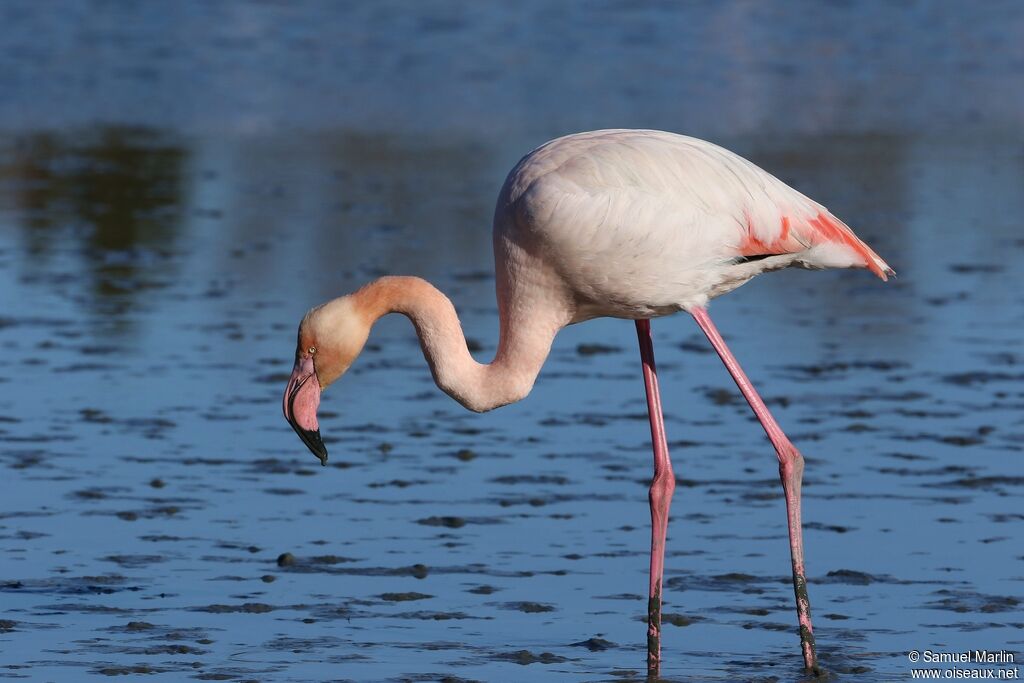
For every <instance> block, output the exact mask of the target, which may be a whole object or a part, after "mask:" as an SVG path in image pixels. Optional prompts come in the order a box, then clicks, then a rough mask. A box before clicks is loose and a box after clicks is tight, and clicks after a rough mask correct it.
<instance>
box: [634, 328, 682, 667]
mask: <svg viewBox="0 0 1024 683" xmlns="http://www.w3.org/2000/svg"><path fill="white" fill-rule="evenodd" d="M636 334H637V338H638V339H639V341H640V360H641V363H642V365H643V373H644V386H645V387H646V390H647V414H648V417H649V418H650V421H651V443H652V444H653V447H654V479H653V480H652V481H651V488H650V492H649V493H648V499H649V500H650V503H651V576H650V592H649V596H650V597H649V598H648V600H647V669H648V672H649V673H655V674H656V673H657V671H658V668H659V665H660V663H661V583H662V577H663V575H664V573H665V536H666V534H667V533H668V509H669V505H671V503H672V492H673V491H675V488H676V475H675V474H674V473H673V472H672V461H671V460H669V457H668V442H667V441H666V439H665V418H664V416H663V415H662V411H661V394H660V392H659V391H658V371H657V368H656V367H655V365H654V342H653V340H652V339H651V321H650V320H637V321H636Z"/></svg>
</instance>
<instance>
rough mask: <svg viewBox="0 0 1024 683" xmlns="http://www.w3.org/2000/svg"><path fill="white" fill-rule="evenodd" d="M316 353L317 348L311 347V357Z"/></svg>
mask: <svg viewBox="0 0 1024 683" xmlns="http://www.w3.org/2000/svg"><path fill="white" fill-rule="evenodd" d="M314 353H316V347H315V346H310V347H309V355H311V356H312V355H313V354H314Z"/></svg>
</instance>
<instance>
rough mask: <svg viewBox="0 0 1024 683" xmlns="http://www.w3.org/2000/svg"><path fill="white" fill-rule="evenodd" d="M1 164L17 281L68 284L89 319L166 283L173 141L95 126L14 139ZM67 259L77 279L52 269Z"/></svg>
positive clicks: (182, 166)
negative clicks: (15, 227) (17, 242)
mask: <svg viewBox="0 0 1024 683" xmlns="http://www.w3.org/2000/svg"><path fill="white" fill-rule="evenodd" d="M6 157H7V158H6V159H5V160H4V163H3V165H2V166H0V178H3V180H4V183H5V185H6V187H7V188H9V190H8V192H9V194H10V195H11V197H12V200H13V205H14V206H15V207H16V210H17V221H18V222H19V223H20V224H21V226H22V239H23V241H24V248H25V250H26V252H27V253H28V254H29V255H30V257H31V258H30V259H28V260H26V261H24V262H23V277H24V278H25V279H26V280H28V281H33V280H38V279H40V278H48V279H53V278H57V279H61V278H65V279H69V280H73V282H74V287H73V289H74V290H75V292H76V293H75V298H76V300H78V301H79V302H80V303H81V304H82V305H84V306H86V307H89V308H90V309H91V310H92V312H93V314H95V315H97V316H109V315H111V314H116V313H119V312H123V311H125V310H127V309H128V308H130V307H131V306H132V305H133V304H134V303H135V302H136V301H137V300H138V298H139V297H140V296H143V295H144V293H145V291H146V290H147V289H152V288H159V287H165V286H166V285H167V283H168V281H169V280H170V279H171V278H173V277H174V275H175V268H174V266H173V264H174V260H173V259H171V258H170V256H171V254H172V252H173V250H174V247H175V243H176V242H177V240H178V238H179V236H180V234H179V233H180V230H181V228H182V223H181V221H182V211H183V207H184V205H185V204H186V202H187V198H186V197H184V196H183V193H184V192H185V190H186V177H185V174H186V164H187V162H188V156H187V153H186V151H185V149H184V148H183V147H182V145H181V143H180V142H179V141H177V140H175V138H174V136H173V135H170V134H167V133H165V132H159V131H156V130H152V129H146V128H123V127H100V128H86V129H75V130H72V131H68V132H62V133H51V132H47V133H37V134H31V135H25V136H22V137H19V138H18V139H17V140H16V142H15V143H14V144H13V145H11V147H10V148H9V151H8V153H7V155H6ZM56 253H62V254H69V253H70V254H73V255H75V256H76V257H77V260H78V264H79V265H78V268H79V269H80V270H81V271H82V274H83V275H85V281H84V282H82V280H80V279H79V276H78V275H77V274H74V273H68V272H62V266H61V265H56V266H55V265H54V255H55V254H56Z"/></svg>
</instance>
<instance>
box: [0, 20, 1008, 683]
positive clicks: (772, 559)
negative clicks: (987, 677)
mask: <svg viewBox="0 0 1024 683" xmlns="http://www.w3.org/2000/svg"><path fill="white" fill-rule="evenodd" d="M39 7H40V6H38V5H33V4H18V3H10V4H5V6H4V8H3V9H2V10H0V13H2V14H3V15H4V16H3V19H4V21H0V39H2V43H0V46H2V53H0V61H2V65H3V68H2V69H0V73H3V81H4V83H5V85H4V88H5V92H7V93H9V94H10V95H11V97H8V98H5V101H4V102H3V103H2V104H0V123H2V131H0V293H2V301H3V303H2V307H0V349H2V351H3V353H2V354H0V466H2V468H3V472H4V473H5V477H4V479H5V481H4V483H3V484H0V491H2V492H3V495H2V497H0V611H2V613H0V677H3V678H13V679H17V678H24V679H30V680H75V681H77V680H85V679H88V678H90V677H96V678H99V677H102V676H110V675H126V676H128V677H129V678H135V677H138V676H141V675H143V674H147V675H150V676H151V677H152V678H153V679H156V680H180V679H187V678H197V679H201V680H280V681H306V680H309V681H313V680H324V679H328V678H332V679H341V680H441V679H445V680H488V681H492V680H527V679H528V680H552V681H554V680H558V681H561V680H634V679H640V678H643V676H644V674H645V669H644V654H645V653H644V649H643V648H644V639H643V635H644V624H643V618H644V615H645V611H646V595H645V592H646V572H647V552H648V543H649V530H648V524H649V519H648V511H647V504H646V503H647V501H646V496H647V484H648V480H649V477H650V471H651V470H650V450H649V449H650V446H649V432H648V428H647V424H646V416H645V403H644V394H643V389H642V380H641V377H640V372H639V360H638V358H637V352H636V349H635V345H636V341H635V334H634V330H633V326H632V324H630V323H629V322H626V321H618V320H602V321H593V322H589V323H586V324H584V325H580V326H577V327H574V328H570V329H568V330H566V331H565V332H564V333H563V334H562V335H561V336H560V337H559V339H558V340H557V341H556V345H555V348H554V350H553V352H552V355H551V358H550V360H549V362H548V365H547V367H546V368H545V369H544V371H543V373H542V374H541V376H540V378H539V380H538V383H537V385H536V387H535V389H534V392H533V394H532V395H531V396H530V397H529V398H528V399H527V400H526V401H524V402H523V403H521V404H518V405H514V406H510V407H508V408H504V409H502V410H499V411H497V412H495V413H490V414H486V415H473V414H470V413H467V412H465V411H463V410H462V409H461V408H460V407H459V406H457V405H456V404H455V403H453V402H451V401H450V400H449V399H448V398H447V397H445V396H443V395H442V394H441V393H440V392H438V391H437V390H436V388H435V387H434V386H433V383H432V381H431V379H430V374H429V372H428V370H427V368H426V366H425V364H424V362H423V360H422V357H421V356H420V352H419V347H418V344H417V343H416V339H415V336H414V335H413V333H412V329H411V326H410V325H409V324H408V322H407V321H405V320H404V319H402V318H394V319H392V318H388V319H385V320H384V321H382V322H381V323H380V324H379V325H378V327H377V328H375V330H374V333H373V336H372V337H371V344H370V346H369V347H368V348H367V351H366V352H365V353H364V355H363V356H362V357H361V358H360V360H359V362H358V363H357V364H356V366H355V367H354V368H353V370H352V371H351V372H350V373H349V374H348V375H346V377H345V378H344V379H343V380H342V381H341V382H339V383H338V384H337V385H335V386H334V387H332V388H331V389H330V390H329V391H328V392H327V393H326V394H325V397H324V404H323V406H322V412H321V424H322V427H323V431H324V435H325V438H326V440H327V445H328V448H329V449H331V463H330V466H329V467H328V468H326V469H321V468H320V467H319V466H318V465H317V461H316V459H315V458H314V457H313V456H312V455H311V454H309V453H308V452H307V451H306V450H305V448H304V447H303V446H302V444H301V443H300V442H299V441H298V439H296V438H295V435H294V434H293V433H292V431H291V429H289V427H288V426H287V424H286V423H285V422H284V421H283V419H281V417H280V392H281V391H282V390H283V386H284V383H285V381H286V380H287V376H288V373H289V372H290V369H291V356H292V353H293V351H294V348H293V346H294V330H295V326H296V324H297V322H298V319H299V317H300V316H301V314H302V312H304V311H305V310H306V308H308V307H309V306H311V305H313V304H315V303H319V302H320V301H322V300H324V299H326V298H328V297H332V296H335V295H338V294H341V293H344V292H346V291H348V290H351V289H353V288H355V287H356V286H358V285H359V284H361V283H362V282H364V281H366V280H368V279H370V278H372V277H375V276H377V275H379V274H383V273H407V274H417V275H422V276H424V277H427V278H429V279H431V280H432V281H434V282H435V283H436V284H437V285H438V286H439V287H441V288H442V289H443V290H445V291H446V292H447V293H448V294H449V295H450V296H451V297H452V299H453V300H454V301H455V302H456V304H457V306H458V308H459V310H460V313H461V315H462V317H463V322H464V326H465V328H466V330H467V334H468V336H469V337H470V338H471V339H472V341H473V343H474V348H476V349H479V350H478V351H476V356H477V357H478V358H479V359H488V358H489V357H490V355H491V354H492V353H493V351H494V349H495V347H496V342H497V339H496V336H497V319H496V314H495V311H494V305H493V277H492V262H491V254H490V230H489V219H490V214H491V211H492V208H493V201H494V196H495V194H496V192H497V188H498V187H499V186H500V184H501V181H502V179H503V177H504V173H505V172H506V171H507V170H508V168H510V167H511V166H512V164H513V163H514V162H515V161H516V160H517V159H518V157H519V156H520V155H521V154H522V153H524V152H525V151H527V150H529V149H530V148H531V147H532V146H535V145H536V144H538V143H540V142H542V141H544V140H545V139H547V138H549V137H552V136H554V135H557V134H559V133H562V132H567V131H569V130H576V129H585V128H591V127H596V126H601V125H617V126H618V125H621V126H647V125H651V126H658V127H663V128H669V129H673V130H679V131H683V132H689V133H692V134H697V135H701V136H705V137H710V138H713V139H714V140H716V141H717V142H720V143H722V144H725V145H726V146H729V147H731V148H732V149H735V150H736V151H738V152H740V153H742V154H744V155H746V156H748V157H749V158H751V159H753V160H754V161H756V162H757V163H759V164H761V165H762V166H764V167H765V168H767V169H769V170H771V171H772V172H774V173H776V174H777V175H779V176H780V177H781V178H783V179H784V180H786V181H787V182H790V183H792V184H794V185H796V186H797V187H799V188H800V189H801V190H803V191H805V192H807V193H808V194H810V195H811V196H813V197H815V198H817V199H819V200H821V201H822V202H824V203H826V204H827V205H828V206H829V207H830V208H831V209H833V210H834V211H835V212H836V213H837V214H838V215H839V216H841V217H843V218H844V219H845V220H847V221H848V222H849V223H850V224H851V225H853V226H854V227H855V228H856V229H857V230H858V232H859V234H861V235H862V236H863V237H864V238H865V239H867V240H868V241H869V242H870V243H871V244H872V245H873V246H874V247H875V248H876V249H877V250H878V252H879V253H881V254H882V255H883V256H884V257H885V258H886V259H887V260H888V261H889V262H890V263H891V264H892V265H893V266H894V267H895V268H896V270H897V272H898V273H899V277H898V278H897V279H896V280H895V281H892V282H890V283H888V284H883V283H881V282H879V281H877V280H876V279H874V278H872V277H871V276H870V275H869V274H866V273H864V272H851V271H841V272H824V273H812V272H802V271H801V272H783V273H775V274H771V275H767V276H765V277H763V278H760V279H758V280H757V281H756V282H754V283H751V284H750V285H748V286H746V287H744V288H742V289H740V290H738V291H736V292H735V293H733V294H732V295H730V296H728V297H726V298H723V299H720V300H718V301H716V302H715V304H714V306H713V308H712V314H713V315H714V316H715V319H716V320H717V322H718V325H719V327H720V328H721V329H722V331H723V333H724V334H725V335H726V337H727V339H728V340H729V342H730V343H731V344H732V346H733V349H734V351H735V353H736V354H737V356H738V357H739V358H740V360H741V361H743V362H744V364H745V366H746V368H747V370H748V373H749V374H750V375H751V376H752V378H753V380H754V381H755V382H756V383H757V384H758V385H759V387H760V388H761V390H762V393H763V394H764V396H765V398H766V399H767V400H768V402H769V404H770V405H771V406H772V408H773V410H775V411H776V414H777V416H778V418H779V419H780V421H781V422H782V424H783V426H784V427H785V428H786V429H787V430H788V431H789V433H790V435H791V437H792V438H793V440H794V442H795V443H796V444H797V445H798V446H799V447H800V448H801V449H802V450H803V453H804V455H805V456H806V458H807V470H806V475H805V476H806V479H805V489H804V490H805V500H804V519H805V540H806V550H807V557H808V560H807V565H808V573H809V580H810V583H811V586H810V595H811V604H812V608H813V614H814V617H815V627H816V634H817V638H818V643H819V652H820V656H821V659H822V661H823V664H824V666H825V667H826V669H828V670H829V671H831V672H832V673H834V674H836V675H837V676H839V677H841V678H842V679H843V680H863V681H876V680H906V679H907V678H908V676H909V673H908V672H909V668H910V665H909V664H908V663H907V661H906V653H907V651H909V650H912V649H917V650H925V649H933V650H940V651H956V650H966V649H989V650H999V649H1007V650H1012V651H1017V652H1019V651H1020V650H1021V640H1022V638H1021V635H1020V634H1021V631H1020V628H1021V626H1022V625H1024V622H1022V620H1021V616H1020V613H1021V602H1020V601H1021V600H1022V599H1024V598H1022V591H1021V581H1022V571H1021V561H1022V560H1024V555H1022V554H1021V550H1020V548H1021V547H1024V546H1022V544H1021V540H1022V539H1021V536H1022V534H1021V522H1022V519H1024V516H1022V515H1021V512H1020V505H1019V503H1018V501H1019V495H1020V493H1021V487H1022V485H1024V461H1022V459H1021V450H1022V448H1024V426H1022V420H1021V415H1022V412H1021V409H1022V408H1024V392H1022V390H1021V388H1020V387H1021V380H1022V379H1024V369H1022V367H1024V365H1022V364H1024V358H1022V352H1021V347H1020V338H1021V329H1022V323H1024V305H1022V304H1024V299H1022V292H1021V290H1020V288H1019V286H1018V285H1019V283H1021V282H1022V281H1024V279H1022V276H1024V266H1022V263H1024V259H1022V256H1024V239H1022V236H1021V235H1022V233H1021V223H1020V216H1021V215H1024V195H1022V194H1021V192H1020V188H1021V187H1022V186H1024V140H1022V139H1021V137H1020V135H1019V128H1018V129H1016V132H1007V131H1014V130H1015V129H1014V128H1013V127H1012V126H1013V123H1014V121H1019V120H1020V116H1021V113H1022V111H1024V105H1022V100H1021V93H1022V92H1024V89H1022V88H1021V87H1020V85H1021V83H1020V77H1019V73H1020V68H1021V65H1022V64H1024V61H1022V60H1024V55H1022V53H1021V47H1020V44H1019V43H1015V42H1014V39H1013V36H1014V35H1015V33H1017V34H1019V32H1020V31H1021V28H1022V26H1024V18H1022V13H1021V12H1020V11H1019V8H1017V6H1016V5H1014V4H998V3H986V4H985V5H984V6H982V8H981V9H978V10H977V12H975V11H974V10H973V9H972V11H971V14H970V16H965V14H966V13H960V12H957V11H956V9H957V8H958V7H962V6H961V5H958V4H941V3H922V4H920V5H915V6H910V7H902V8H898V7H896V6H892V7H888V8H883V7H881V5H879V4H876V3H848V4H842V3H840V4H835V5H830V6H828V7H821V6H819V5H817V4H814V5H809V6H807V7H804V8H803V9H807V8H808V7H811V8H816V9H815V11H813V12H810V11H809V12H802V13H801V12H798V10H799V9H800V7H799V6H796V7H795V8H794V9H793V10H789V9H787V10H785V11H783V10H779V9H775V10H764V9H759V8H758V7H756V6H752V5H748V4H745V3H734V4H732V3H729V4H726V3H723V4H718V3H708V4H697V5H692V6H690V7H689V8H688V9H686V10H685V11H684V10H682V9H680V8H678V7H675V6H672V5H665V6H662V5H650V6H646V7H644V8H641V9H631V8H630V6H628V5H626V4H617V3H607V4H597V5H592V6H591V5H587V6H584V5H580V6H577V7H575V8H574V9H570V7H571V6H567V5H563V6H550V5H548V4H544V3H535V4H529V3H528V4H526V5H525V6H523V7H521V8H519V9H516V10H513V9H511V8H503V9H497V8H494V7H489V6H486V5H483V4H468V3H467V4H448V5H444V6H438V7H434V8H428V7H427V6H425V5H418V4H416V5H392V4H376V3H374V4H361V5H353V6H349V5H348V4H346V3H329V4H323V5H306V6H304V7H303V8H298V9H297V8H294V7H291V6H289V5H285V4H275V3H251V4H242V3H220V4H216V5H215V4H213V3H181V4H180V5H175V6H174V7H175V9H173V10H171V9H166V8H168V7H171V5H166V6H163V5H155V4H150V5H146V4H140V5H132V4H120V3H62V4H61V5H59V7H60V8H61V11H53V10H52V9H51V11H49V12H46V11H44V10H42V9H39ZM49 7H51V8H52V7H54V5H50V6H49ZM160 7H163V8H164V9H160ZM798 15H799V16H798ZM676 29H678V30H676ZM840 29H842V30H840ZM43 38H45V40H43ZM895 38H900V40H895ZM792 46H805V47H806V48H807V49H806V51H793V50H792V49H790V48H791V47H792ZM553 64H557V65H559V66H560V68H562V69H563V70H564V72H563V73H561V74H559V73H555V72H552V71H551V65H553ZM654 333H655V343H656V351H657V353H658V358H659V370H660V377H661V382H662V390H663V393H664V398H665V401H666V404H667V415H666V418H667V423H668V432H669V439H670V445H671V448H672V454H673V459H674V462H675V467H676V473H677V475H678V477H679V484H680V486H679V488H677V491H676V497H675V500H674V503H673V508H672V510H673V515H672V522H671V524H670V528H669V543H668V557H667V561H666V596H665V597H666V605H665V611H666V613H667V614H666V621H667V623H668V625H667V626H666V630H665V638H664V643H663V647H664V657H665V665H664V669H663V672H662V673H663V675H664V677H665V678H666V679H668V680H730V681H731V680H757V681H769V680H795V679H798V678H800V669H801V662H800V658H799V648H798V642H799V641H798V637H797V635H796V629H795V615H794V614H793V608H792V605H791V601H792V588H791V584H790V583H789V581H790V579H789V576H788V570H789V569H788V568H789V559H788V547H787V543H786V538H785V511H784V504H783V500H782V496H781V487H780V486H779V484H778V480H777V468H776V465H775V455H774V452H773V451H772V449H771V447H770V445H769V444H768V443H767V441H765V439H764V435H763V433H762V432H761V431H760V428H759V427H758V426H757V424H756V422H754V421H753V418H752V417H751V416H750V414H749V409H748V408H747V407H746V405H745V404H744V403H743V402H742V399H741V398H740V397H739V395H738V393H737V392H736V391H735V388H734V385H733V384H732V382H731V380H730V379H729V377H728V375H727V374H726V372H725V370H724V368H723V367H722V366H721V363H720V362H719V361H718V360H717V358H716V357H715V356H714V354H713V353H711V352H710V348H709V346H708V345H707V343H706V342H705V340H704V339H703V337H702V335H701V334H700V333H699V330H698V329H697V327H696V325H695V324H694V323H693V322H692V321H691V320H689V319H687V318H686V317H685V316H677V317H673V318H668V319H661V320H657V321H655V322H654ZM1018 660H1019V657H1018ZM446 677H447V678H446Z"/></svg>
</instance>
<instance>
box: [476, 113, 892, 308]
mask: <svg viewBox="0 0 1024 683" xmlns="http://www.w3.org/2000/svg"><path fill="white" fill-rule="evenodd" d="M822 220H824V221H827V222H825V223H823V225H824V227H821V226H819V225H817V224H816V223H815V222H816V221H822ZM830 225H831V226H834V227H832V228H830V227H829V226H830ZM784 233H785V234H784ZM846 235H848V237H847V238H845V239H844V237H843V236H846ZM494 237H495V246H496V249H497V252H496V255H497V259H496V260H497V263H498V266H499V270H500V269H501V264H502V261H503V259H511V261H512V262H511V263H507V264H506V268H512V269H533V268H540V269H541V270H544V271H546V272H548V274H549V275H552V276H554V280H557V281H560V282H561V284H562V286H561V287H560V289H561V290H562V291H561V292H560V294H561V295H562V296H563V297H565V299H564V300H563V302H562V303H563V305H567V306H568V307H569V308H571V309H575V310H573V311H572V318H571V320H572V322H578V321H581V320H586V319H588V318H593V317H597V316H613V317H621V318H641V317H650V316H652V315H664V314H667V313H672V312H675V311H678V310H689V309H691V308H693V307H695V306H703V305H705V304H706V303H707V301H708V300H709V299H710V298H712V297H715V296H718V295H720V294H724V293H726V292H728V291H730V290H732V289H735V288H736V287H738V286H739V285H741V284H743V283H744V282H746V281H747V280H749V279H750V278H751V277H753V276H754V275H757V274H758V273H761V272H764V271H766V270H776V269H778V268H784V267H787V266H791V265H796V266H803V267H807V268H827V267H832V268H844V267H851V266H862V267H868V268H871V269H872V270H874V271H876V272H877V273H879V274H880V275H882V276H883V278H884V274H885V273H886V272H889V271H890V269H889V266H888V265H887V264H886V263H885V262H884V261H883V260H882V259H881V258H879V257H878V256H877V255H876V254H875V253H874V252H873V251H871V250H870V249H869V248H868V247H867V245H865V244H864V243H863V242H861V241H860V240H858V239H857V238H856V237H854V236H853V233H852V232H850V231H849V228H846V226H845V225H843V224H842V223H841V222H839V221H838V219H836V218H835V217H834V216H832V215H831V214H830V213H829V212H828V210H827V209H826V208H825V207H823V206H821V205H820V204H818V203H817V202H815V201H813V200H811V199H809V198H808V197H805V196H804V195H802V194H800V193H799V192H797V191H796V190H794V189H792V188H791V187H789V186H787V185H786V184H785V183H783V182H782V181H780V180H779V179H777V178H775V177H774V176H772V175H771V174H769V173H766V172H765V171H763V170H761V169H760V168H758V167H757V166H755V165H754V164H752V163H750V162H749V161H747V160H746V159H743V158H742V157H740V156H738V155H736V154H733V153H732V152H729V151H728V150H725V149H723V148H721V147H718V146H716V145H713V144H711V143H709V142H705V141H703V140H698V139H696V138H691V137H686V136H683V135H676V134H673V133H666V132H662V131H654V130H601V131H593V132H589V133H579V134H576V135H569V136H566V137H562V138H558V139H557V140H553V141H551V142H548V143H546V144H544V145H542V146H541V147H538V148H537V149H536V150H534V151H533V152H531V153H530V154H528V155H527V156H525V157H524V158H523V159H522V160H521V161H520V162H519V163H518V164H517V165H516V166H515V168H513V169H512V171H511V173H509V176H508V178H507V180H506V181H505V185H504V187H503V188H502V191H501V194H500V196H499V199H498V206H497V209H496V212H495V221H494ZM850 238H852V239H850ZM765 255H771V256H769V257H768V258H758V259H757V260H749V258H750V257H751V256H765ZM517 261H519V263H517ZM538 261H541V262H542V263H538ZM546 279H547V278H546ZM512 280H515V278H510V281H512ZM548 284H551V281H550V280H549V282H548Z"/></svg>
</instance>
